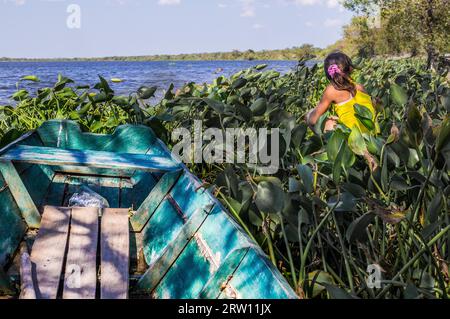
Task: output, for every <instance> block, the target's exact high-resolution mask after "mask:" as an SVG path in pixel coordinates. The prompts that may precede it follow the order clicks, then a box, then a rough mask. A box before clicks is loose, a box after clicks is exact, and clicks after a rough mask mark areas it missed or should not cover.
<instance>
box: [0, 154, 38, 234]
mask: <svg viewBox="0 0 450 319" xmlns="http://www.w3.org/2000/svg"><path fill="white" fill-rule="evenodd" d="M0 172H1V173H2V175H3V179H4V180H5V181H6V184H7V185H8V188H9V190H10V191H11V194H12V195H13V197H14V200H15V201H16V204H17V206H18V207H19V209H20V212H21V214H22V216H23V218H24V219H25V221H26V223H27V224H28V227H30V228H39V225H40V221H41V216H40V214H39V211H38V209H37V208H36V205H35V204H34V202H33V199H32V198H31V196H30V194H29V193H28V191H27V189H26V188H25V185H24V184H23V182H22V180H21V178H20V176H19V174H17V171H16V169H15V167H14V165H13V164H12V163H11V162H8V161H6V162H3V161H0Z"/></svg>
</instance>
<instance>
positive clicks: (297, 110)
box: [0, 59, 450, 298]
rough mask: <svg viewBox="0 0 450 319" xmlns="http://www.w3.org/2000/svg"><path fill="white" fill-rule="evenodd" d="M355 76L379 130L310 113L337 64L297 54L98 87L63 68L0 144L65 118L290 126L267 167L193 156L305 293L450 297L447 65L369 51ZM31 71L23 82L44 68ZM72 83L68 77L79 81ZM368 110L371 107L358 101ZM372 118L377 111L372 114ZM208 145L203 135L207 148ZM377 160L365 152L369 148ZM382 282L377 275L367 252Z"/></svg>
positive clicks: (6, 124)
mask: <svg viewBox="0 0 450 319" xmlns="http://www.w3.org/2000/svg"><path fill="white" fill-rule="evenodd" d="M356 62H357V63H356V64H357V65H358V67H359V70H358V71H356V72H355V79H356V80H357V81H358V82H360V83H362V84H363V85H364V86H365V87H366V88H367V90H368V91H369V93H370V94H371V95H372V96H373V97H374V98H375V99H376V101H377V110H378V114H377V117H378V121H379V124H380V129H381V134H380V135H379V136H368V135H364V134H357V133H356V134H355V133H352V134H351V135H350V136H349V132H348V130H347V129H346V128H345V127H343V126H341V125H340V126H338V128H337V129H336V130H335V131H334V132H328V133H326V134H324V133H322V126H323V124H324V121H323V119H324V117H323V118H322V119H321V120H320V121H319V122H318V123H317V125H316V128H315V133H314V132H312V131H311V130H309V129H308V128H307V126H306V124H305V122H304V119H303V118H304V115H305V114H306V113H307V112H308V110H310V109H311V108H312V107H314V106H315V105H316V103H317V101H318V99H319V98H320V96H321V93H322V91H323V89H324V87H325V86H326V84H327V82H326V78H325V74H324V72H323V70H322V68H321V67H320V65H316V66H314V67H313V68H308V67H306V66H305V63H304V61H301V62H300V63H299V66H298V68H297V69H296V70H294V71H292V72H290V73H288V74H286V75H280V74H279V73H277V72H275V71H264V70H263V69H264V67H265V66H264V65H259V66H255V67H254V68H251V69H248V70H243V71H241V72H239V73H237V74H235V75H233V76H231V77H230V78H225V77H218V78H217V79H216V80H215V81H214V82H213V83H211V84H209V85H204V86H199V85H197V84H195V83H188V84H186V85H185V86H184V87H183V88H181V89H180V90H179V91H177V92H174V88H173V86H171V87H169V88H168V89H167V90H166V93H165V96H164V97H163V99H162V100H161V101H160V102H159V103H157V105H150V104H149V103H148V99H149V98H151V97H152V96H153V95H154V93H155V90H156V88H154V87H142V88H140V89H139V90H138V91H137V92H136V93H133V94H131V95H130V96H115V95H114V91H113V87H114V84H109V83H108V82H107V81H105V80H104V79H103V78H100V82H99V83H98V84H97V85H95V86H94V87H88V86H76V84H75V83H73V81H72V80H70V79H67V78H64V77H62V76H60V77H59V79H58V82H57V83H56V84H55V85H54V86H53V87H50V88H42V89H39V90H38V91H37V92H35V93H34V94H31V93H30V92H28V91H26V90H23V89H21V86H20V83H18V91H17V93H16V94H14V96H13V99H14V100H15V101H16V102H17V106H15V107H13V106H3V107H1V108H0V136H1V140H0V141H1V145H5V144H7V143H9V142H10V141H11V140H13V139H14V138H16V137H18V136H20V135H21V134H23V133H24V132H26V131H28V130H31V129H34V128H36V127H38V126H39V125H40V124H41V123H42V122H43V121H45V120H48V119H53V118H69V119H72V120H75V121H77V122H79V123H80V124H81V126H82V127H83V128H84V129H85V130H89V131H92V132H97V133H102V132H111V131H113V130H114V128H115V127H116V126H117V125H120V124H122V123H141V124H144V125H148V126H150V127H152V128H153V130H154V131H155V132H156V133H157V135H158V136H159V137H160V138H161V139H163V140H164V141H165V142H166V143H167V144H168V145H169V146H173V145H174V144H175V143H176V141H172V140H171V139H170V138H169V137H170V134H169V132H171V131H172V130H173V129H174V128H176V127H186V128H188V129H192V126H193V125H192V124H193V121H194V120H202V121H203V128H204V129H207V128H208V127H218V128H222V129H226V128H228V127H241V128H249V127H254V128H280V130H281V132H282V142H283V143H281V144H282V147H280V158H281V169H280V170H279V171H278V173H277V174H275V175H272V176H266V175H260V174H258V172H257V171H256V170H255V169H254V168H253V167H249V166H247V165H245V164H236V165H227V164H206V163H205V164H192V165H189V167H190V169H191V170H192V171H193V172H194V173H196V174H197V175H198V176H199V177H200V178H202V180H203V181H204V182H205V184H204V185H205V187H209V188H211V190H212V191H213V192H214V194H215V195H216V196H217V197H218V198H219V199H220V200H221V201H222V202H223V203H224V205H225V206H226V207H227V208H228V210H229V211H230V213H231V214H232V215H233V216H234V217H235V219H236V220H237V222H238V223H240V224H241V225H242V227H243V228H244V229H245V231H247V232H248V234H249V236H251V237H252V238H254V239H255V240H256V241H257V242H258V244H259V245H260V246H261V247H262V248H263V249H264V250H265V251H266V252H267V254H268V255H269V256H270V258H271V260H272V262H273V263H274V264H275V265H276V266H277V267H278V269H280V271H282V273H283V274H284V275H285V277H286V278H287V279H288V280H289V282H290V283H291V284H292V286H293V287H294V288H295V289H296V291H297V293H298V294H299V296H300V297H306V298H327V297H331V298H354V297H360V298H447V297H448V294H449V293H450V285H449V273H448V264H449V260H450V213H449V201H448V198H449V195H450V179H449V169H450V119H449V117H448V112H449V111H450V87H449V83H448V80H447V74H448V69H436V70H434V71H428V70H427V68H426V61H424V60H423V59H403V60H380V59H378V60H374V59H367V60H361V59H360V60H359V61H356ZM38 80H39V79H37V78H36V77H33V76H30V77H25V78H23V79H22V81H38ZM69 84H70V85H69ZM355 112H357V113H358V114H359V116H360V118H362V119H365V120H367V119H366V118H365V117H364V110H359V111H358V110H355ZM367 125H371V123H367ZM206 146H207V145H206V144H205V145H204V147H206ZM366 148H367V150H368V151H369V152H370V153H372V154H373V156H374V157H375V158H376V159H377V161H378V163H379V168H378V169H377V170H376V171H375V172H373V173H372V172H371V170H370V169H369V167H368V166H367V164H366V162H365V161H364V160H363V158H362V157H360V156H359V155H357V154H361V152H362V150H364V149H366ZM373 264H375V265H379V266H380V267H381V269H382V274H383V279H384V281H383V283H382V287H381V288H379V289H371V288H369V287H368V286H367V283H366V277H367V272H366V270H367V267H368V265H373Z"/></svg>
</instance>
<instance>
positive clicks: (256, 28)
mask: <svg viewBox="0 0 450 319" xmlns="http://www.w3.org/2000/svg"><path fill="white" fill-rule="evenodd" d="M252 28H253V29H255V30H259V29H262V28H264V26H263V25H262V24H259V23H255V24H254V25H252Z"/></svg>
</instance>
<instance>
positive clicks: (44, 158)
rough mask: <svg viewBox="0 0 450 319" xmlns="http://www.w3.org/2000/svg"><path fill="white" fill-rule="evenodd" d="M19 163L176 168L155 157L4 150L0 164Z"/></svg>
mask: <svg viewBox="0 0 450 319" xmlns="http://www.w3.org/2000/svg"><path fill="white" fill-rule="evenodd" d="M11 160H12V161H19V162H28V163H34V164H44V165H77V166H93V167H99V168H113V169H136V170H144V171H173V170H176V169H179V164H178V163H175V162H173V161H172V159H170V158H168V157H163V156H157V155H154V156H153V155H145V154H129V153H113V152H103V151H89V150H85V151H81V150H66V149H59V148H53V147H39V146H27V145H19V146H16V147H15V148H13V149H10V150H8V151H7V152H6V153H4V154H3V155H2V156H1V157H0V161H11Z"/></svg>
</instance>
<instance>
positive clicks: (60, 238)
mask: <svg viewBox="0 0 450 319" xmlns="http://www.w3.org/2000/svg"><path fill="white" fill-rule="evenodd" d="M69 223H70V208H58V207H53V206H45V208H44V213H43V215H42V221H41V227H40V229H39V233H38V235H37V237H36V241H35V242H34V244H33V249H32V252H31V262H32V263H33V264H34V267H35V269H34V270H35V276H36V278H35V289H36V297H37V298H38V299H56V296H57V293H58V286H59V282H60V278H61V272H62V268H63V262H64V255H65V250H66V244H67V235H68V231H69Z"/></svg>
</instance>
